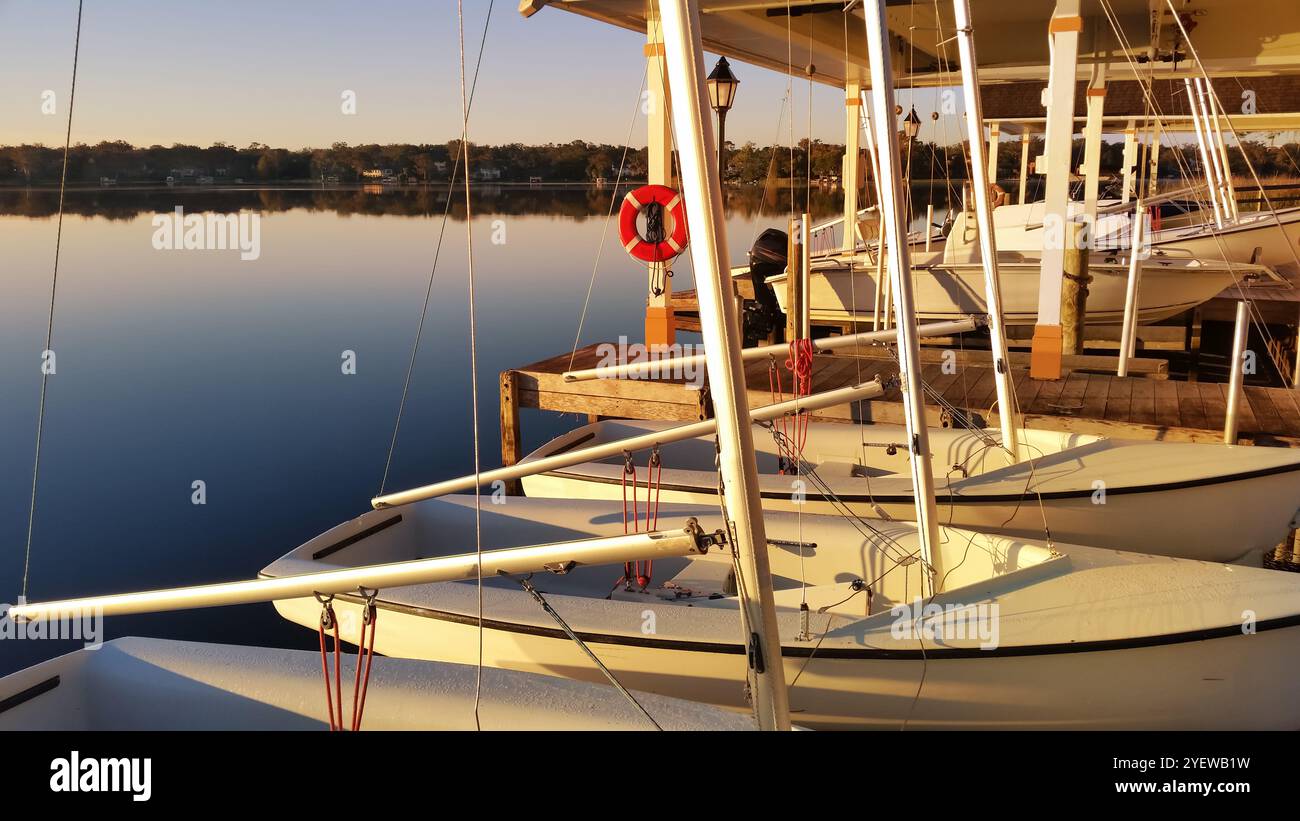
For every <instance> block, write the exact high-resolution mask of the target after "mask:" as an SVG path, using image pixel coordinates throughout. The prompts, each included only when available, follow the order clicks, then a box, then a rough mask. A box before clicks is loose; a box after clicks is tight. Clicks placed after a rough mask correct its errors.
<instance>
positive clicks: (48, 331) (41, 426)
mask: <svg viewBox="0 0 1300 821" xmlns="http://www.w3.org/2000/svg"><path fill="white" fill-rule="evenodd" d="M83 6H84V0H77V34H76V38H75V40H74V41H73V46H72V89H71V91H70V93H69V94H68V128H67V132H66V133H65V134H64V137H63V172H62V173H61V174H60V176H59V218H58V228H57V229H56V231H55V236H54V272H53V274H52V275H51V277H50V310H49V313H48V321H47V323H46V326H45V348H44V349H43V351H42V353H41V356H42V357H45V356H46V355H47V354H48V353H49V352H50V351H51V350H52V348H51V346H52V345H53V344H54V305H55V296H56V294H57V293H58V289H59V253H60V251H61V250H62V247H63V197H64V194H65V192H66V191H67V187H68V150H69V148H70V147H71V145H72V108H73V105H74V104H75V103H76V101H77V58H78V57H79V56H80V54H81V11H82V8H83ZM49 379H50V372H49V366H48V363H47V361H45V360H44V359H42V362H41V400H40V404H39V406H38V408H37V411H36V455H35V456H34V457H33V459H32V501H31V506H30V507H29V508H28V510H27V547H26V549H25V551H24V553H23V586H22V593H21V596H22V598H23V599H26V598H27V582H28V578H29V576H30V574H31V567H32V535H33V533H34V532H35V529H36V486H37V483H38V480H39V478H40V473H41V438H42V436H43V434H44V432H45V393H46V388H47V387H48V385H49Z"/></svg>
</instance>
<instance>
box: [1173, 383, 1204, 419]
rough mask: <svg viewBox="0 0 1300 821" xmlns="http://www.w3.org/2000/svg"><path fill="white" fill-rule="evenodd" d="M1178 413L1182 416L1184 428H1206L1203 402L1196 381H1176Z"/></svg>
mask: <svg viewBox="0 0 1300 821" xmlns="http://www.w3.org/2000/svg"><path fill="white" fill-rule="evenodd" d="M1176 384H1177V385H1178V414H1179V416H1181V417H1182V426H1183V427H1185V428H1198V429H1203V430H1204V429H1208V427H1207V424H1206V417H1205V403H1204V402H1202V401H1201V393H1200V391H1199V390H1198V388H1197V385H1198V384H1199V383H1197V382H1178V383H1176Z"/></svg>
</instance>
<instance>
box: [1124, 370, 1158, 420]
mask: <svg viewBox="0 0 1300 821" xmlns="http://www.w3.org/2000/svg"><path fill="white" fill-rule="evenodd" d="M1129 381H1131V382H1132V383H1133V401H1132V403H1131V404H1130V405H1129V417H1128V421H1130V422H1132V423H1133V424H1135V425H1154V424H1156V385H1157V384H1162V383H1161V382H1160V380H1156V379H1133V380H1129Z"/></svg>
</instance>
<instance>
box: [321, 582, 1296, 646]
mask: <svg viewBox="0 0 1300 821" xmlns="http://www.w3.org/2000/svg"><path fill="white" fill-rule="evenodd" d="M335 598H338V599H342V600H344V601H348V602H352V603H354V604H361V603H362V601H363V600H362V599H361V597H359V596H357V595H355V594H351V593H340V594H337V595H336V596H335ZM375 603H376V605H378V606H379V607H380V608H381V609H384V610H389V611H392V612H396V613H404V614H406V615H411V616H417V617H420V618H427V619H435V620H437V621H447V622H451V623H453V624H466V625H477V624H478V618H477V617H476V616H472V615H466V614H462V613H453V612H450V611H447V610H435V609H433V608H429V607H420V606H418V605H411V604H402V603H399V602H392V601H387V600H385V599H382V598H381V599H378V600H377V601H376V602H375ZM1297 626H1300V614H1295V615H1291V616H1283V617H1281V618H1276V619H1267V620H1265V621H1261V622H1258V623H1256V625H1255V632H1256V633H1262V632H1264V631H1266V630H1280V629H1284V628H1287V627H1297ZM483 627H484V629H487V630H498V631H501V632H504V633H517V634H520V635H526V636H537V637H540V638H550V639H560V640H563V641H571V639H570V638H569V637H568V636H567V635H566V634H565V633H564V631H562V630H560V629H558V628H554V627H541V626H538V625H533V624H518V623H516V622H508V621H500V620H498V619H484V620H483ZM575 632H576V633H577V635H578V638H580V639H582V641H583V642H585V643H587V644H611V645H618V646H622V647H647V648H652V649H655V650H677V651H682V652H691V653H720V654H725V655H735V656H739V655H744V653H745V648H744V647H743V646H742V645H739V644H730V643H727V642H712V641H685V640H678V639H656V638H650V637H647V636H620V635H617V634H612V633H589V632H582V631H575ZM1240 635H1245V634H1243V633H1242V630H1241V625H1237V624H1230V625H1227V626H1226V627H1210V628H1205V629H1203V630H1191V631H1187V632H1183V633H1170V634H1165V635H1160V636H1142V637H1139V638H1132V639H1105V640H1099V641H1079V642H1070V643H1068V644H1034V645H1024V646H1019V647H998V648H994V649H990V650H981V649H979V648H978V647H960V648H942V647H932V648H930V649H927V650H886V649H868V648H862V649H859V648H851V649H850V648H821V649H818V648H817V647H816V646H810V647H782V648H781V656H782V657H783V658H811V657H812V656H816V657H817V658H821V659H841V660H843V659H855V660H882V661H890V660H893V661H922V660H926V661H937V660H947V659H974V658H1005V657H1019V656H1055V655H1061V654H1064V653H1098V652H1108V651H1114V650H1132V649H1137V648H1142V647H1160V646H1164V645H1171V644H1187V643H1191V642H1196V641H1207V640H1210V639H1221V638H1231V637H1233V636H1240Z"/></svg>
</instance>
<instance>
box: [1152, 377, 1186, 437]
mask: <svg viewBox="0 0 1300 821" xmlns="http://www.w3.org/2000/svg"><path fill="white" fill-rule="evenodd" d="M1178 385H1179V383H1177V382H1156V383H1155V385H1154V387H1155V420H1154V422H1153V424H1156V425H1160V426H1161V427H1166V428H1177V427H1182V426H1183V420H1182V414H1181V413H1180V409H1179V406H1178Z"/></svg>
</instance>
